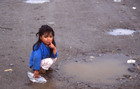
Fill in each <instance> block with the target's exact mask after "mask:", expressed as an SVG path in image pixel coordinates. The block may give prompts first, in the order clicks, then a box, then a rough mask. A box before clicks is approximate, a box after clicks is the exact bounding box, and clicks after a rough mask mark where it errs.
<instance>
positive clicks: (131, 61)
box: [127, 59, 136, 63]
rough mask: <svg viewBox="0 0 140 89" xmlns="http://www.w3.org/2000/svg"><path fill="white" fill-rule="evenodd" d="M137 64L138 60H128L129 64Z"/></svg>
mask: <svg viewBox="0 0 140 89" xmlns="http://www.w3.org/2000/svg"><path fill="white" fill-rule="evenodd" d="M135 62H136V60H132V59H130V60H127V63H135Z"/></svg>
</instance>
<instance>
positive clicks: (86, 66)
mask: <svg viewBox="0 0 140 89" xmlns="http://www.w3.org/2000/svg"><path fill="white" fill-rule="evenodd" d="M128 59H129V57H127V56H125V55H122V54H105V55H102V56H100V57H95V58H94V59H93V60H92V61H90V62H81V61H80V62H79V61H78V62H67V63H65V64H64V65H63V68H62V70H63V71H64V74H65V75H66V76H69V77H73V78H74V79H75V80H77V81H82V82H92V83H94V84H115V83H118V82H120V81H118V80H117V79H118V78H122V77H123V75H131V74H132V73H130V72H129V71H128V68H130V67H131V66H132V65H130V64H127V60H128ZM81 60H82V58H81Z"/></svg>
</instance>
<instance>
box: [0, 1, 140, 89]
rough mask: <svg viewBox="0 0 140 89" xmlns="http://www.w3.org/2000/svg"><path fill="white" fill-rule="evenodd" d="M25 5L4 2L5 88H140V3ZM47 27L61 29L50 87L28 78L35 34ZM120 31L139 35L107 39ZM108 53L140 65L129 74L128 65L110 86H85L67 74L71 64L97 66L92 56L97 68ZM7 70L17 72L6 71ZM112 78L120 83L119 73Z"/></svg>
mask: <svg viewBox="0 0 140 89" xmlns="http://www.w3.org/2000/svg"><path fill="white" fill-rule="evenodd" d="M25 1H26V0H1V1H0V42H1V43H0V89H139V87H140V69H139V66H140V47H139V46H140V33H139V30H140V17H139V14H140V1H139V0H121V2H114V0H88V1H86V0H50V2H47V3H42V4H28V3H25ZM133 7H136V8H134V9H133ZM43 24H49V25H50V26H52V27H53V28H54V30H55V33H56V35H55V41H56V45H57V49H58V51H59V57H58V60H57V62H56V63H55V64H54V65H53V66H52V68H53V69H54V71H47V74H46V75H44V77H45V78H48V82H47V83H45V84H35V83H32V82H30V81H29V79H28V77H27V71H29V70H30V69H29V67H28V63H29V57H30V53H31V50H32V45H33V44H34V43H35V41H36V40H37V38H36V37H35V33H36V32H37V31H38V28H40V26H41V25H43ZM116 28H122V29H132V30H134V31H136V32H134V33H133V34H131V35H121V36H113V35H109V34H106V33H107V32H110V31H111V30H112V29H116ZM110 29H111V30H110ZM108 53H111V54H114V55H116V54H122V55H125V56H127V57H126V59H129V58H131V59H134V60H136V63H137V64H132V65H131V66H133V67H129V69H128V70H127V71H126V69H125V68H124V67H123V65H121V66H120V67H122V68H124V70H122V72H123V73H122V74H121V75H120V76H121V77H119V78H117V81H120V82H119V83H115V84H109V85H108V84H101V82H98V84H97V83H93V82H87V81H83V80H80V81H79V80H78V79H77V77H70V75H71V74H70V73H68V74H70V75H66V74H65V73H64V72H65V70H63V69H62V68H63V66H64V64H65V63H71V62H76V63H78V62H81V63H86V64H87V63H91V64H92V62H91V60H87V58H89V57H90V56H91V58H92V59H93V63H94V58H93V57H95V58H97V57H98V58H101V57H102V55H104V54H108ZM86 57H87V58H86ZM123 57H124V56H123ZM123 57H121V58H120V59H122V58H123ZM81 58H83V59H81ZM105 62H110V61H105ZM111 62H112V60H111ZM10 64H13V65H12V66H11V65H10ZM101 64H102V63H101ZM101 64H100V63H99V65H101ZM95 65H96V64H95ZM95 65H94V66H95ZM102 65H103V64H102ZM67 66H68V65H67ZM89 66H90V64H89ZM97 66H98V65H97ZM97 66H95V67H97ZM112 66H113V65H112ZM72 68H73V67H72ZM126 68H128V67H126ZM6 69H12V70H13V71H9V72H4V70H6ZM119 69H120V70H121V68H119ZM101 70H103V69H101ZM111 71H114V70H113V69H112V70H111ZM100 72H103V71H100ZM106 72H107V71H106ZM115 72H116V71H115ZM126 72H129V73H130V74H129V73H128V74H127V73H126ZM131 73H132V74H134V76H133V75H131ZM110 74H111V72H108V73H107V75H110ZM115 74H116V73H115ZM119 74H120V73H119ZM71 76H72V75H71ZM112 76H113V77H112V78H115V79H116V77H114V76H115V75H114V74H113V75H112ZM82 78H83V77H82ZM80 79H81V77H80ZM113 80H114V79H113ZM125 80H127V81H125ZM104 81H105V80H104ZM121 81H122V82H121ZM123 81H125V82H123Z"/></svg>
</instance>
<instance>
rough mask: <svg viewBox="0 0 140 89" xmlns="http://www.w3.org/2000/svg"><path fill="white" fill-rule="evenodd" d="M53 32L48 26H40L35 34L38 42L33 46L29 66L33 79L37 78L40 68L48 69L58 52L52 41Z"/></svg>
mask: <svg viewBox="0 0 140 89" xmlns="http://www.w3.org/2000/svg"><path fill="white" fill-rule="evenodd" d="M54 35H55V34H54V31H53V29H52V28H51V27H50V26H48V25H42V26H41V28H40V29H39V32H38V33H36V36H38V41H37V42H36V43H35V44H34V45H33V49H32V52H31V56H30V60H29V66H30V68H33V70H34V77H35V78H38V77H39V73H40V68H41V69H44V70H48V68H49V67H50V66H51V65H52V64H53V63H54V62H55V61H56V59H57V56H58V51H57V49H56V44H55V40H54Z"/></svg>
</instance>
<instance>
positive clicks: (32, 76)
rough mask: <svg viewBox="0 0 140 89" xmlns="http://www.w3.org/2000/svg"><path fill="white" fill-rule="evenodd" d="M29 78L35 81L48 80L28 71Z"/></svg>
mask: <svg viewBox="0 0 140 89" xmlns="http://www.w3.org/2000/svg"><path fill="white" fill-rule="evenodd" d="M27 75H28V77H29V79H30V80H31V81H32V82H34V83H46V82H47V80H46V79H45V78H44V77H41V76H39V78H34V74H33V73H32V72H29V71H28V72H27Z"/></svg>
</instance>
